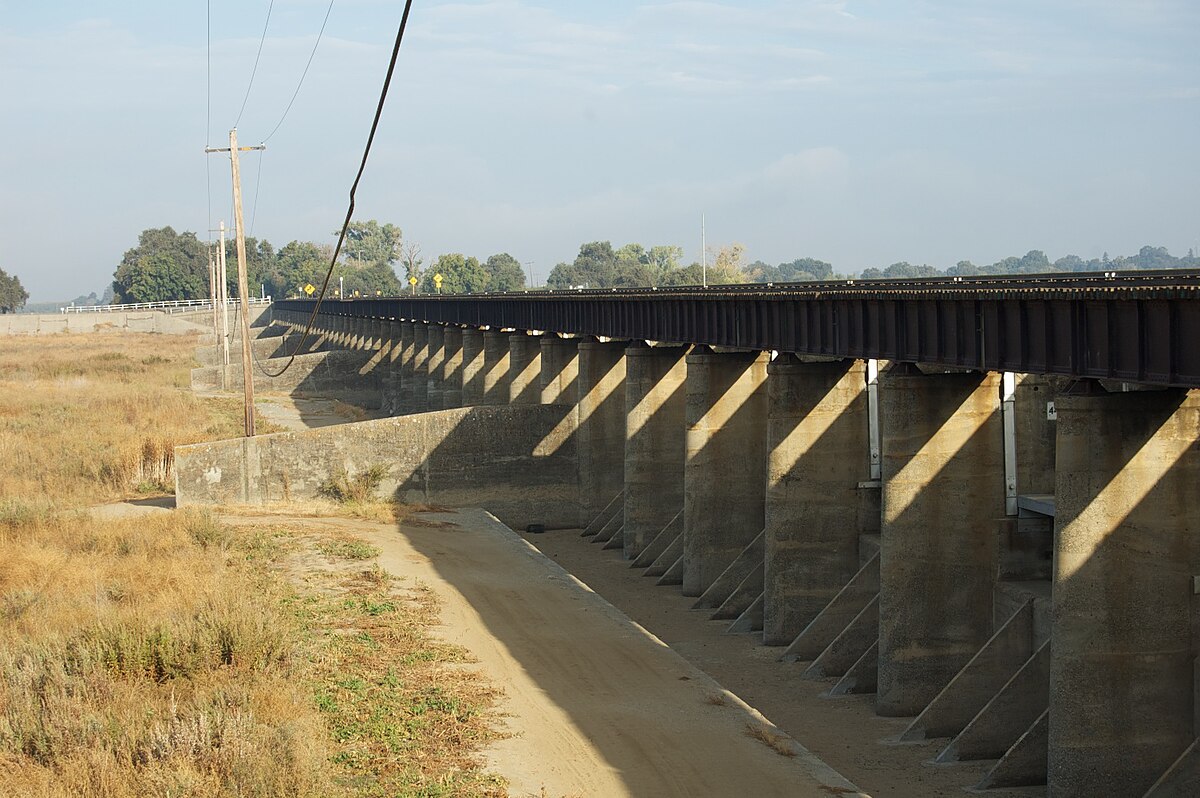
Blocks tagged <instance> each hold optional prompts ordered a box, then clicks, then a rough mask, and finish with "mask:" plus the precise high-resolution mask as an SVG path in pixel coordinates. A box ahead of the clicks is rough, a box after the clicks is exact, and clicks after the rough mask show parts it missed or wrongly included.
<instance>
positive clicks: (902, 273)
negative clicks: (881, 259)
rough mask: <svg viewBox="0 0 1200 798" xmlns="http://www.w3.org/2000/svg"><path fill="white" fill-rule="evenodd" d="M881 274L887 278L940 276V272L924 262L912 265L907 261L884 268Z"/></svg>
mask: <svg viewBox="0 0 1200 798" xmlns="http://www.w3.org/2000/svg"><path fill="white" fill-rule="evenodd" d="M883 276H884V277H886V278H887V279H889V280H892V279H904V278H913V277H941V276H942V272H941V271H939V270H938V269H935V268H934V267H932V266H928V265H926V264H922V265H920V266H914V265H913V264H911V263H909V262H908V261H900V262H899V263H893V264H892V265H891V266H888V267H887V268H886V269H884V270H883Z"/></svg>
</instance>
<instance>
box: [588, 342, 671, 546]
mask: <svg viewBox="0 0 1200 798" xmlns="http://www.w3.org/2000/svg"><path fill="white" fill-rule="evenodd" d="M578 413H579V431H578V433H577V435H576V437H577V440H578V451H579V503H580V511H581V513H582V515H581V517H580V526H587V525H588V524H589V523H590V522H591V520H592V519H593V518H595V517H596V515H597V514H598V513H599V512H600V511H601V510H603V509H604V505H605V503H607V502H608V500H609V499H610V498H612V497H613V496H615V495H617V493H620V492H621V491H622V490H624V487H625V473H624V469H625V344H623V343H603V344H602V343H598V342H596V341H582V342H580V344H579V375H578ZM660 529H661V527H660Z"/></svg>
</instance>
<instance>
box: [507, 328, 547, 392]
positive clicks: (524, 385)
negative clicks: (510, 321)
mask: <svg viewBox="0 0 1200 798" xmlns="http://www.w3.org/2000/svg"><path fill="white" fill-rule="evenodd" d="M541 377H542V344H541V336H538V335H529V334H528V333H525V332H522V331H520V330H518V331H517V332H515V333H513V334H512V335H510V336H509V337H508V401H509V402H510V403H511V404H514V405H531V404H538V403H539V402H541V400H542V385H541Z"/></svg>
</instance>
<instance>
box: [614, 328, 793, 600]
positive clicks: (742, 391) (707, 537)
mask: <svg viewBox="0 0 1200 798" xmlns="http://www.w3.org/2000/svg"><path fill="white" fill-rule="evenodd" d="M686 360H687V383H686V395H687V399H686V411H685V423H686V425H687V433H686V450H687V455H686V461H685V464H684V472H683V473H684V501H683V595H685V596H699V595H700V594H702V593H703V592H704V591H705V590H707V589H708V588H709V586H710V585H711V584H712V583H713V581H714V580H715V579H716V578H717V577H718V576H720V575H721V573H722V572H723V571H724V570H725V569H726V568H727V567H728V566H729V564H730V563H732V562H733V561H734V559H736V558H737V556H738V554H740V553H741V552H742V550H743V549H744V548H746V546H747V545H748V544H749V543H750V542H751V541H753V540H754V539H755V538H756V537H757V536H758V534H759V533H760V532H761V531H762V530H763V521H764V507H765V501H766V495H765V491H764V480H765V477H766V472H767V440H766V432H767V391H766V379H767V362H768V360H769V357H768V355H767V354H766V353H763V352H714V351H713V350H711V349H709V348H708V347H697V348H696V349H694V350H692V352H691V354H689V355H688V356H687V359H686ZM668 520H669V519H668ZM661 528H662V527H661V526H660V527H659V529H661ZM638 531H639V532H641V531H643V530H638ZM657 533H658V530H653V531H650V532H648V533H646V534H645V535H638V536H635V537H632V538H631V537H630V536H629V535H628V534H626V541H627V543H626V556H628V557H636V556H637V555H638V553H639V552H641V550H642V547H643V546H645V545H646V544H647V543H649V542H650V541H651V540H653V539H654V536H655V535H656V534H657Z"/></svg>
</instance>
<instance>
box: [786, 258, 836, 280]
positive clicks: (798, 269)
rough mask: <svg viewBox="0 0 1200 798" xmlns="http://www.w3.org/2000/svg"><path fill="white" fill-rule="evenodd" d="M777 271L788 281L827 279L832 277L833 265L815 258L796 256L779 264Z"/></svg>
mask: <svg viewBox="0 0 1200 798" xmlns="http://www.w3.org/2000/svg"><path fill="white" fill-rule="evenodd" d="M779 272H780V274H781V275H783V277H782V279H784V280H789V281H798V280H828V279H830V278H831V277H833V265H832V264H829V263H826V262H825V261H823V260H817V259H816V258H798V259H796V260H794V261H792V262H790V263H781V264H779Z"/></svg>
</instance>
